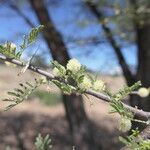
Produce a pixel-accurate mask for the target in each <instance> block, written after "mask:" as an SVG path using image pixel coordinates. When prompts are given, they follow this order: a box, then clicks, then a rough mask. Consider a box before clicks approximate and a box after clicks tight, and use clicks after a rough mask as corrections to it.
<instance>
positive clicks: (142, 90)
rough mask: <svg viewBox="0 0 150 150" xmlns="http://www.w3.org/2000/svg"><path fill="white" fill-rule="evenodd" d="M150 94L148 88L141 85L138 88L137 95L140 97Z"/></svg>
mask: <svg viewBox="0 0 150 150" xmlns="http://www.w3.org/2000/svg"><path fill="white" fill-rule="evenodd" d="M149 94H150V89H148V88H145V87H141V88H140V89H139V90H138V95H139V96H140V97H143V98H144V97H147V96H148V95H149Z"/></svg>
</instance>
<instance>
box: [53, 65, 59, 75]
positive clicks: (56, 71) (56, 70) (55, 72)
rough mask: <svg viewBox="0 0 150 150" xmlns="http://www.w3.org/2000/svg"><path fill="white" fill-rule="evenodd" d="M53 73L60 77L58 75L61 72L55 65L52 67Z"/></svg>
mask: <svg viewBox="0 0 150 150" xmlns="http://www.w3.org/2000/svg"><path fill="white" fill-rule="evenodd" d="M53 75H54V76H55V77H60V76H61V72H60V71H59V70H58V69H57V68H56V67H55V68H54V69H53Z"/></svg>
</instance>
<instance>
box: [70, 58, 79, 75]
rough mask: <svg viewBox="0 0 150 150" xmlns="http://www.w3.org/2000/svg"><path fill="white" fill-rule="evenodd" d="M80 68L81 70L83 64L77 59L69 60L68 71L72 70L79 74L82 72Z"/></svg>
mask: <svg viewBox="0 0 150 150" xmlns="http://www.w3.org/2000/svg"><path fill="white" fill-rule="evenodd" d="M80 68H81V64H80V62H79V61H78V60H77V59H75V58H73V59H71V60H69V61H68V63H67V70H70V71H72V72H73V73H77V72H78V71H79V70H80Z"/></svg>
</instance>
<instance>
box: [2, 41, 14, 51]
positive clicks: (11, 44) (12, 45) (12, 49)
mask: <svg viewBox="0 0 150 150" xmlns="http://www.w3.org/2000/svg"><path fill="white" fill-rule="evenodd" d="M8 45H9V48H10V51H15V50H16V48H17V46H16V44H14V43H12V42H10V43H6V44H4V47H5V48H6V47H7V46H8Z"/></svg>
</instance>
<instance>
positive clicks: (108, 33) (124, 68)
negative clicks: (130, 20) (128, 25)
mask: <svg viewBox="0 0 150 150" xmlns="http://www.w3.org/2000/svg"><path fill="white" fill-rule="evenodd" d="M86 5H87V6H88V8H89V9H90V10H91V12H92V13H93V14H94V15H95V16H96V18H97V19H98V20H99V21H100V22H101V26H102V29H103V30H104V32H105V35H106V37H107V39H108V41H109V43H110V44H111V46H112V47H113V49H114V51H115V53H116V55H117V58H118V60H119V64H120V66H121V68H122V71H123V74H124V76H125V79H126V81H127V84H128V85H132V84H133V83H134V82H135V77H134V75H133V74H132V73H131V71H130V69H129V66H128V64H127V62H126V60H125V58H124V56H123V54H122V52H121V48H120V46H119V45H118V44H117V42H116V40H115V39H114V37H113V33H112V31H111V29H110V28H109V27H108V26H106V24H105V23H104V16H103V14H102V13H101V12H100V11H99V10H98V9H97V6H96V5H95V4H94V3H93V2H90V1H87V2H86Z"/></svg>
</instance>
